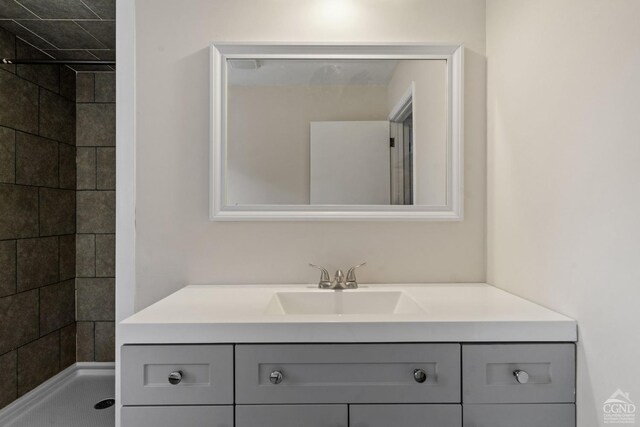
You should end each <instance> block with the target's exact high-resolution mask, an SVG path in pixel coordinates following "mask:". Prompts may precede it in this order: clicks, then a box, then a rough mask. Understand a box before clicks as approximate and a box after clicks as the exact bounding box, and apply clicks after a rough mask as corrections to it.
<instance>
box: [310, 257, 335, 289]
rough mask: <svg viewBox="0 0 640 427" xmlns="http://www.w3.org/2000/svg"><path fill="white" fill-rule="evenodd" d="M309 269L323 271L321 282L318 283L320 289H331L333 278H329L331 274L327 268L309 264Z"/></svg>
mask: <svg viewBox="0 0 640 427" xmlns="http://www.w3.org/2000/svg"><path fill="white" fill-rule="evenodd" d="M309 267H313V268H317V269H318V270H320V271H321V273H320V281H319V282H318V287H319V288H322V289H326V288H330V287H331V278H330V277H329V272H328V271H327V269H326V268H324V267H323V266H321V265H315V264H311V263H309Z"/></svg>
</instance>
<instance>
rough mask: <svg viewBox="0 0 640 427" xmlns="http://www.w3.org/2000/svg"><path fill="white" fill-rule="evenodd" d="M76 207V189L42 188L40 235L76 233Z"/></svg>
mask: <svg viewBox="0 0 640 427" xmlns="http://www.w3.org/2000/svg"><path fill="white" fill-rule="evenodd" d="M75 209H76V192H75V191H74V190H57V189H53V188H40V235H41V236H51V235H60V234H73V233H75V232H76V218H75Z"/></svg>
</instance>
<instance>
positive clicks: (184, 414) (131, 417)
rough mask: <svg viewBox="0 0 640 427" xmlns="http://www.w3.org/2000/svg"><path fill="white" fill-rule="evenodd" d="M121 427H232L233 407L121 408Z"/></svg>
mask: <svg viewBox="0 0 640 427" xmlns="http://www.w3.org/2000/svg"><path fill="white" fill-rule="evenodd" d="M121 419H122V427H233V406H136V407H127V406H125V407H123V408H122V413H121Z"/></svg>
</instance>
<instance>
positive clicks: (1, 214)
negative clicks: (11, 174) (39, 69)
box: [0, 97, 38, 240]
mask: <svg viewBox="0 0 640 427" xmlns="http://www.w3.org/2000/svg"><path fill="white" fill-rule="evenodd" d="M0 98H2V97H0ZM37 235H38V189H37V188H33V187H22V186H17V185H11V184H0V240H4V239H16V238H24V237H35V236H37Z"/></svg>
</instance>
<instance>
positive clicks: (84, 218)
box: [76, 72, 116, 362]
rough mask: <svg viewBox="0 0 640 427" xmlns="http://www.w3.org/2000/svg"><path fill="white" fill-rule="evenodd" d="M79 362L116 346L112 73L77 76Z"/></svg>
mask: <svg viewBox="0 0 640 427" xmlns="http://www.w3.org/2000/svg"><path fill="white" fill-rule="evenodd" d="M76 102H77V104H76V132H77V141H76V145H77V150H78V157H77V165H78V175H77V177H78V185H77V189H78V192H77V198H78V210H77V215H76V218H77V233H78V234H77V236H76V242H77V252H76V254H77V255H76V277H77V279H76V287H77V320H78V361H80V362H84V361H98V362H110V361H113V360H114V354H115V352H114V347H115V334H114V331H115V324H114V319H115V301H114V300H115V290H114V289H115V279H114V276H115V184H116V182H115V167H116V164H115V163H116V162H115V158H116V157H115V154H116V152H115V73H113V72H109V73H89V72H81V73H78V74H77V80H76Z"/></svg>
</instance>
